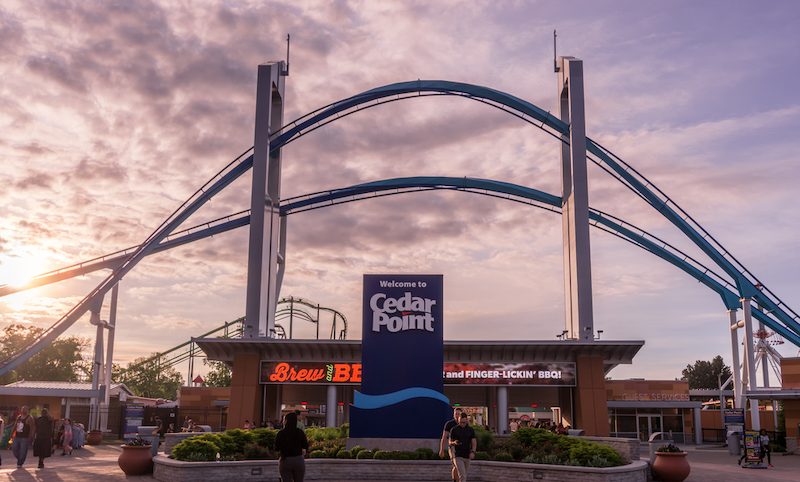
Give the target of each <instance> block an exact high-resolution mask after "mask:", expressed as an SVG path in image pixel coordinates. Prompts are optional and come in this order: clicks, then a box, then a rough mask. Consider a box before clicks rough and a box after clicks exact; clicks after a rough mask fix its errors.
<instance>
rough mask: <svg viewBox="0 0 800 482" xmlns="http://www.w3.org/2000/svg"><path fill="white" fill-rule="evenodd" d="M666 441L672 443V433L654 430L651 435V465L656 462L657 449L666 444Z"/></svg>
mask: <svg viewBox="0 0 800 482" xmlns="http://www.w3.org/2000/svg"><path fill="white" fill-rule="evenodd" d="M665 442H669V443H672V435H670V434H668V433H666V432H653V435H651V436H650V440H649V443H650V467H652V466H653V464H654V463H656V450H658V449H660V448H661V447H663V446H664V445H666V444H665Z"/></svg>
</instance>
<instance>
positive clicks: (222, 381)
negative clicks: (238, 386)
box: [203, 358, 231, 387]
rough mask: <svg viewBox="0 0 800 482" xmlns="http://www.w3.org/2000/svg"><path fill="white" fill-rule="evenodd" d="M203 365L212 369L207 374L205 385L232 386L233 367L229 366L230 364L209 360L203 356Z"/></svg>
mask: <svg viewBox="0 0 800 482" xmlns="http://www.w3.org/2000/svg"><path fill="white" fill-rule="evenodd" d="M203 365H206V366H210V367H211V370H210V371H209V372H208V374H206V379H205V382H204V384H205V386H207V387H229V386H231V369H230V368H228V365H226V364H225V363H224V362H221V361H208V358H203Z"/></svg>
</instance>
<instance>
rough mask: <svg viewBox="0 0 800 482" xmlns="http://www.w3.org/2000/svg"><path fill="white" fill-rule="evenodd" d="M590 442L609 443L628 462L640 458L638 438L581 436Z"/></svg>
mask: <svg viewBox="0 0 800 482" xmlns="http://www.w3.org/2000/svg"><path fill="white" fill-rule="evenodd" d="M581 438H585V439H586V440H588V441H590V442H595V443H598V444H601V445H607V446H609V447H611V448H612V449H614V450H616V451H617V453H619V455H620V456H621V457H622V461H623V462H625V463H626V464H629V463H631V462H633V461H634V460H639V450H640V448H639V447H640V444H639V440H638V439H634V438H617V437H581Z"/></svg>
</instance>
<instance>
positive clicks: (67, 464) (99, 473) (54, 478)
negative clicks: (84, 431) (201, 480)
mask: <svg viewBox="0 0 800 482" xmlns="http://www.w3.org/2000/svg"><path fill="white" fill-rule="evenodd" d="M119 445H120V444H105V443H104V444H101V445H94V446H92V445H87V446H85V447H83V448H81V449H75V450H73V451H72V455H70V456H68V457H61V456H60V455H59V453H60V450H56V454H55V455H54V456H53V457H50V458H47V459H44V466H45V468H43V469H38V468H37V466H38V465H39V458H38V457H34V456H33V450H32V449H31V450H29V451H28V457H27V460H25V464H24V465H23V466H22V468H21V469H18V468H17V460H16V459H15V458H14V455H13V454H12V453H11V451H10V450H0V457H2V459H3V465H2V466H1V467H0V481H10V482H33V481H41V482H101V481H116V480H120V481H121V480H128V481H136V482H138V481H141V482H155V480H156V479H154V478H153V476H152V475H143V476H141V477H126V476H125V472H123V471H122V469H120V468H119V465H117V458H118V457H119V454H120V453H121V452H122V449H121V448H120V447H119Z"/></svg>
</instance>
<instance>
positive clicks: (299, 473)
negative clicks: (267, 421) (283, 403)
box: [275, 413, 308, 482]
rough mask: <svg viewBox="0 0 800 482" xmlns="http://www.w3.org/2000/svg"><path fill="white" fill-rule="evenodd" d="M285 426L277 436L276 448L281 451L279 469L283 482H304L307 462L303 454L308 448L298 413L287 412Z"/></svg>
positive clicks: (284, 419)
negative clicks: (299, 424) (298, 426)
mask: <svg viewBox="0 0 800 482" xmlns="http://www.w3.org/2000/svg"><path fill="white" fill-rule="evenodd" d="M283 421H284V422H283V425H284V427H286V428H284V429H283V430H281V431H280V432H278V435H276V436H275V450H276V451H278V452H280V453H281V458H280V460H279V461H278V471H279V472H280V474H281V480H282V481H283V482H292V481H294V482H303V478H304V477H305V475H306V462H305V459H304V458H303V454H304V453H305V451H306V450H308V439H306V433H305V432H303V431H302V430H300V429H299V428H297V414H295V413H287V414H286V416H285V417H284V418H283Z"/></svg>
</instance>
